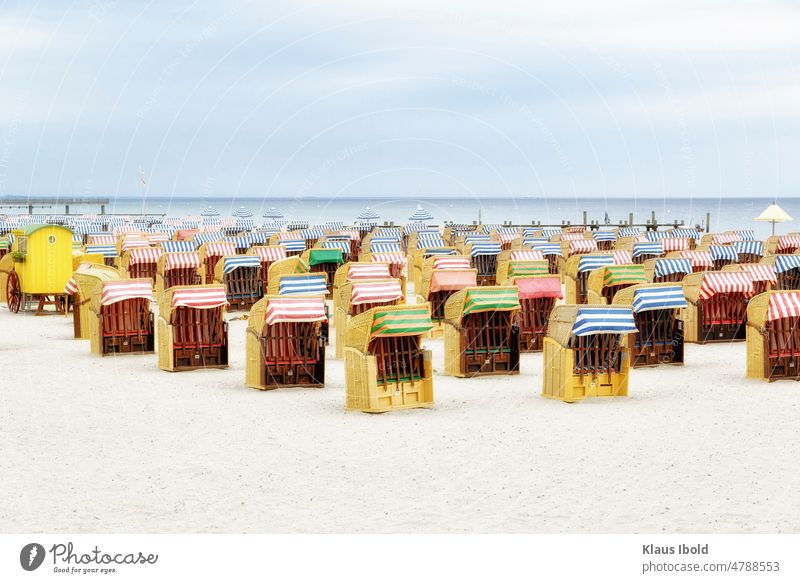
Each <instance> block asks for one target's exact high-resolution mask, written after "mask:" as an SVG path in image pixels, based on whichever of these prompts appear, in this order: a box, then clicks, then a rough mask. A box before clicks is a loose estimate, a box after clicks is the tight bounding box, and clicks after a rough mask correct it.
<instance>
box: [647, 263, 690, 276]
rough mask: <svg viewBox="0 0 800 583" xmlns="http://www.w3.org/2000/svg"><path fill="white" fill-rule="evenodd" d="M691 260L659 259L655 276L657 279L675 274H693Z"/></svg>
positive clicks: (654, 272)
mask: <svg viewBox="0 0 800 583" xmlns="http://www.w3.org/2000/svg"><path fill="white" fill-rule="evenodd" d="M691 272H692V260H691V259H657V260H656V267H655V270H654V271H653V274H654V275H655V276H656V277H663V276H665V275H671V274H673V273H691Z"/></svg>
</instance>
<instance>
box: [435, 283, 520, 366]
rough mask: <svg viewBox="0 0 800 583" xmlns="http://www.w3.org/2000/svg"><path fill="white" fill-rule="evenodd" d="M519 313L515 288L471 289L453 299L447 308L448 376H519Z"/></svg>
mask: <svg viewBox="0 0 800 583" xmlns="http://www.w3.org/2000/svg"><path fill="white" fill-rule="evenodd" d="M519 309H520V304H519V296H518V290H517V288H516V287H515V286H481V287H469V288H465V289H462V290H459V291H457V292H455V293H454V294H453V295H451V296H450V297H449V298H448V299H447V303H446V304H445V319H444V352H445V360H444V362H445V367H444V368H445V374H448V375H452V376H457V377H472V376H478V375H497V374H519V329H518V327H517V325H516V314H517V312H518V311H519Z"/></svg>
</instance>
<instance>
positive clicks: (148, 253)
mask: <svg viewBox="0 0 800 583" xmlns="http://www.w3.org/2000/svg"><path fill="white" fill-rule="evenodd" d="M161 253H162V250H161V248H159V247H134V248H132V249H128V250H126V251H123V252H122V258H121V260H120V269H119V270H120V273H122V275H123V277H125V278H127V279H149V280H150V281H151V282H152V285H153V287H155V285H156V268H157V264H158V258H159V257H161Z"/></svg>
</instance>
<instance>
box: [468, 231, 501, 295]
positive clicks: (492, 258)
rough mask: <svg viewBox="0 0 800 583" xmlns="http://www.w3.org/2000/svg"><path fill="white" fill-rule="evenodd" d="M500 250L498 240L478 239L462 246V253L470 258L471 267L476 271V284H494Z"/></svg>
mask: <svg viewBox="0 0 800 583" xmlns="http://www.w3.org/2000/svg"><path fill="white" fill-rule="evenodd" d="M501 251H502V246H501V244H500V243H499V242H498V241H478V242H474V243H470V244H468V245H466V246H465V247H464V255H467V256H469V257H470V258H471V262H472V267H474V268H475V269H476V270H477V272H478V285H488V286H493V285H495V282H496V277H497V256H498V255H500V252H501Z"/></svg>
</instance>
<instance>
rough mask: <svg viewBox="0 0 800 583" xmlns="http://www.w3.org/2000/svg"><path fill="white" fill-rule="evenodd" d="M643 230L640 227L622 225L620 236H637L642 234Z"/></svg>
mask: <svg viewBox="0 0 800 583" xmlns="http://www.w3.org/2000/svg"><path fill="white" fill-rule="evenodd" d="M641 234H642V231H641V229H639V228H638V227H620V228H619V236H620V237H636V236H638V235H641Z"/></svg>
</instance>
